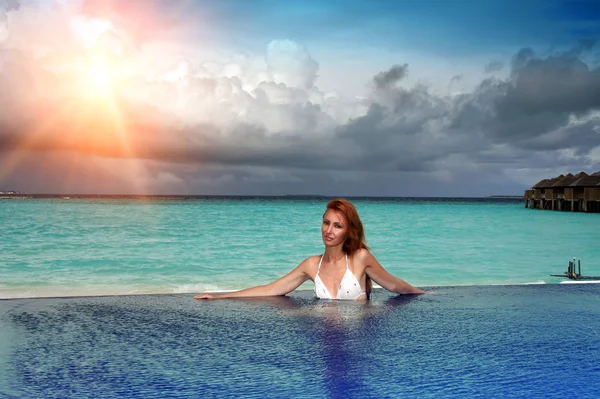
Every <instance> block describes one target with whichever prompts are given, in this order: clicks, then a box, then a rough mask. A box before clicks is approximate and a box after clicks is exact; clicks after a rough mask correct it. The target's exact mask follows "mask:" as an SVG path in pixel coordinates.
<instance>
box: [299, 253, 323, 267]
mask: <svg viewBox="0 0 600 399" xmlns="http://www.w3.org/2000/svg"><path fill="white" fill-rule="evenodd" d="M321 256H322V255H311V256H309V257H308V258H306V259H304V260H303V261H302V263H303V264H304V265H306V266H307V267H315V268H316V267H317V265H318V264H319V261H320V260H321Z"/></svg>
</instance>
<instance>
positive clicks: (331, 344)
mask: <svg viewBox="0 0 600 399" xmlns="http://www.w3.org/2000/svg"><path fill="white" fill-rule="evenodd" d="M417 297H418V296H409V295H399V296H393V297H388V298H383V299H380V300H377V299H373V300H369V301H335V300H320V299H315V298H306V297H288V296H284V297H270V298H252V299H244V301H245V302H246V303H247V304H254V303H255V304H261V305H272V307H273V309H276V310H277V311H278V313H279V314H280V315H283V316H287V317H292V318H294V319H295V320H297V321H300V323H299V325H300V326H301V328H302V335H303V336H304V337H305V338H306V339H305V341H306V342H309V343H312V344H314V345H315V347H314V348H311V349H312V350H311V352H313V353H315V354H316V358H315V359H312V361H314V370H315V371H316V374H315V375H313V376H308V378H309V379H310V380H312V381H314V383H319V382H320V384H319V385H322V387H323V389H324V391H325V393H326V397H330V398H336V397H340V396H345V397H365V396H372V395H373V389H374V387H373V386H372V384H371V383H369V382H368V381H366V378H365V377H366V376H368V375H370V374H372V373H373V369H372V368H373V367H374V364H373V363H372V362H371V361H370V359H372V358H373V356H372V355H373V353H372V351H375V350H385V348H378V347H377V342H379V341H381V340H380V338H381V337H378V336H377V334H382V333H383V331H384V330H382V329H380V328H379V326H382V325H384V324H387V323H386V321H385V320H386V318H388V317H389V316H390V314H391V313H393V312H396V311H401V310H402V309H401V308H402V307H404V306H406V305H408V304H409V303H410V302H412V301H413V300H415V299H416V298H417ZM387 331H389V330H387Z"/></svg>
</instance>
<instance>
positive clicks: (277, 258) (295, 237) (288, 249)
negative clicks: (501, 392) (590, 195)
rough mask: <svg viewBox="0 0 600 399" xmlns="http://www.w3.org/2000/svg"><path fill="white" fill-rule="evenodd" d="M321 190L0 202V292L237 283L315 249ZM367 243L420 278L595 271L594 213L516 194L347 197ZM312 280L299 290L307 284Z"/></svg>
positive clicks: (523, 279)
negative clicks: (550, 207)
mask: <svg viewBox="0 0 600 399" xmlns="http://www.w3.org/2000/svg"><path fill="white" fill-rule="evenodd" d="M326 203H327V199H324V198H318V199H301V198H300V199H298V198H200V199H191V200H152V199H118V198H83V199H68V200H66V199H61V198H56V199H26V200H3V201H0V224H1V225H2V226H3V227H2V230H1V232H0V234H1V239H0V253H1V254H2V259H0V298H29V297H57V296H81V295H85V296H89V295H125V294H155V293H198V292H203V291H205V290H211V291H212V290H235V289H240V288H244V287H247V286H252V285H258V284H264V283H267V282H270V281H273V280H275V279H277V278H279V277H281V276H283V275H285V274H286V273H287V272H288V271H290V270H291V269H292V268H294V267H295V266H296V265H297V264H299V263H300V262H301V261H302V260H303V259H305V258H306V257H307V256H310V255H317V254H321V253H322V251H323V244H322V241H321V237H320V224H321V216H322V214H323V211H324V209H325V205H326ZM353 203H354V204H355V206H356V208H357V210H358V212H359V215H360V216H361V218H362V220H363V224H364V226H365V231H366V238H367V243H368V244H369V246H370V248H371V250H372V252H373V253H374V254H375V256H376V257H377V259H378V260H379V261H380V263H381V264H382V265H383V267H384V268H386V269H387V270H388V271H390V272H391V273H392V274H394V275H396V276H398V277H400V278H403V279H405V280H406V281H408V282H409V283H410V284H412V285H416V286H419V287H432V286H455V285H496V284H538V283H539V284H542V283H548V284H553V283H558V282H560V281H561V280H562V279H560V278H556V277H551V276H550V274H556V273H563V272H565V271H566V270H567V265H568V262H569V261H570V260H572V259H573V258H574V257H576V258H577V259H578V260H580V261H581V265H582V274H584V275H586V274H588V275H596V276H598V275H600V245H599V244H598V238H597V237H598V233H597V231H598V228H599V227H600V214H584V213H570V212H552V211H541V210H532V209H525V207H524V202H523V201H521V200H514V199H494V198H491V199H450V198H443V199H410V198H404V199H403V198H397V199H388V198H383V199H368V198H367V199H354V200H353ZM313 286H314V285H313V283H312V282H310V281H309V282H306V283H305V284H303V285H302V286H301V287H300V288H299V289H300V290H312V289H313Z"/></svg>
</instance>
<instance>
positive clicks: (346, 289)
mask: <svg viewBox="0 0 600 399" xmlns="http://www.w3.org/2000/svg"><path fill="white" fill-rule="evenodd" d="M321 236H322V239H323V243H324V244H325V252H324V253H323V255H321V256H311V257H308V258H306V259H305V260H304V261H303V262H302V263H300V264H299V265H298V266H297V267H296V268H295V269H294V270H292V271H291V272H289V273H288V274H287V275H285V276H283V277H281V278H280V279H279V280H276V281H274V282H272V283H269V284H265V285H261V286H257V287H251V288H246V289H243V290H240V291H234V292H226V293H218V294H217V293H203V294H199V295H196V296H195V297H194V299H218V298H239V297H257V296H275V295H285V294H287V293H289V292H291V291H293V290H295V289H296V288H298V287H299V286H300V285H301V284H302V283H304V282H305V281H306V280H309V279H310V280H312V281H314V283H315V294H316V296H317V298H323V299H354V300H358V299H368V298H369V294H370V292H371V285H372V284H371V279H372V280H373V281H375V282H376V283H377V284H379V285H380V286H382V287H383V288H385V289H386V290H388V291H391V292H394V293H397V294H423V293H424V291H423V290H421V289H418V288H415V287H413V286H411V285H410V284H408V283H407V282H406V281H404V280H401V279H399V278H397V277H394V276H392V275H391V274H389V273H388V272H387V271H386V270H385V269H384V268H383V267H382V266H381V265H380V264H379V262H378V261H377V259H375V257H374V256H373V254H371V252H370V251H369V248H368V247H367V245H366V243H365V233H364V229H363V225H362V222H361V220H360V217H359V216H358V213H357V212H356V208H355V207H354V205H352V204H351V203H350V202H348V201H346V200H344V199H334V200H331V201H330V202H329V203H328V204H327V209H326V211H325V214H324V215H323V224H322V225H321Z"/></svg>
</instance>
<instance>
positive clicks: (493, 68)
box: [484, 61, 504, 73]
mask: <svg viewBox="0 0 600 399" xmlns="http://www.w3.org/2000/svg"><path fill="white" fill-rule="evenodd" d="M502 68H504V64H503V63H502V62H500V61H490V62H489V63H488V64H487V65H486V66H485V67H484V71H485V73H492V72H498V71H501V70H502Z"/></svg>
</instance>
